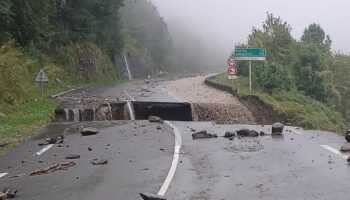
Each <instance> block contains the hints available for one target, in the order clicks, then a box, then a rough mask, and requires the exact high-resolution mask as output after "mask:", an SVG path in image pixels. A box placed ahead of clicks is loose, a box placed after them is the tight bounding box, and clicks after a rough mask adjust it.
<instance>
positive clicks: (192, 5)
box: [151, 0, 350, 71]
mask: <svg viewBox="0 0 350 200" xmlns="http://www.w3.org/2000/svg"><path fill="white" fill-rule="evenodd" d="M151 2H152V3H154V4H155V6H156V7H157V9H158V11H159V13H160V15H161V16H162V17H163V18H164V20H165V22H166V23H167V26H168V30H169V32H170V34H171V36H172V41H173V46H174V54H175V57H174V58H175V64H176V65H177V66H178V67H181V68H185V69H187V70H191V69H197V70H198V69H200V70H201V71H224V70H226V67H227V66H226V59H227V57H228V56H229V55H230V53H231V52H232V50H233V48H234V46H235V44H237V43H247V40H248V35H249V34H250V33H251V32H252V28H253V27H257V28H261V26H262V24H263V22H264V20H265V19H266V13H267V12H269V13H272V14H273V15H274V16H277V17H281V18H282V20H284V21H286V22H287V23H288V24H290V26H291V27H292V31H291V34H292V36H293V38H295V39H296V40H300V38H301V36H302V34H303V31H304V29H305V28H306V27H308V26H309V25H310V24H312V23H316V24H319V25H320V26H321V27H322V28H323V29H324V31H325V33H326V34H329V35H330V37H331V39H332V52H341V53H345V54H349V53H350V37H348V36H349V35H350V26H348V25H347V24H344V23H345V22H348V21H350V12H348V8H350V2H349V1H345V0H334V1H327V0H310V1H301V0H293V1H292V0H285V1H277V0H263V1H257V0H255V1H254V0H253V1H235V0H217V1H213V0H201V1H199V0H151Z"/></svg>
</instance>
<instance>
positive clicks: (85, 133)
mask: <svg viewBox="0 0 350 200" xmlns="http://www.w3.org/2000/svg"><path fill="white" fill-rule="evenodd" d="M80 132H81V134H82V135H83V136H89V135H96V134H98V133H99V132H100V131H99V130H98V129H97V128H93V127H87V128H83V129H82V130H81V131H80Z"/></svg>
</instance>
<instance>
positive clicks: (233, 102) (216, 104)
mask: <svg viewBox="0 0 350 200" xmlns="http://www.w3.org/2000/svg"><path fill="white" fill-rule="evenodd" d="M204 79H205V76H198V77H191V78H184V79H179V80H176V81H173V82H171V83H170V84H168V85H167V86H166V89H167V90H168V91H169V93H171V94H173V95H175V96H177V97H180V98H182V99H185V100H187V101H189V102H190V103H191V106H192V112H193V118H194V120H196V121H215V122H218V123H235V124H254V123H255V119H254V117H253V116H252V113H251V112H250V111H249V110H248V109H247V108H246V107H245V106H244V105H243V104H242V103H241V102H240V101H239V100H238V99H237V98H236V97H234V96H232V95H231V94H229V93H227V92H223V91H220V90H217V89H214V88H211V87H209V86H207V85H205V84H204Z"/></svg>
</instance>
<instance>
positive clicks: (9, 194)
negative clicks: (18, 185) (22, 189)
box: [0, 188, 17, 200]
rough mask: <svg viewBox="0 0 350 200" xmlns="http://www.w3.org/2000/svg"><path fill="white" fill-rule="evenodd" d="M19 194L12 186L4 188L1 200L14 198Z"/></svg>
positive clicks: (0, 194) (0, 196)
mask: <svg viewBox="0 0 350 200" xmlns="http://www.w3.org/2000/svg"><path fill="white" fill-rule="evenodd" d="M16 195H17V190H14V189H11V188H4V189H3V190H2V192H0V200H3V199H13V198H15V197H16Z"/></svg>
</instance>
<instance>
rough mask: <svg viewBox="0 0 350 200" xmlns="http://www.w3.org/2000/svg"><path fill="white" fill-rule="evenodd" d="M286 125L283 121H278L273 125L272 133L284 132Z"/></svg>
mask: <svg viewBox="0 0 350 200" xmlns="http://www.w3.org/2000/svg"><path fill="white" fill-rule="evenodd" d="M283 128H284V125H283V124H282V123H279V122H276V123H274V124H273V125H272V134H274V135H280V134H282V132H283Z"/></svg>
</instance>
